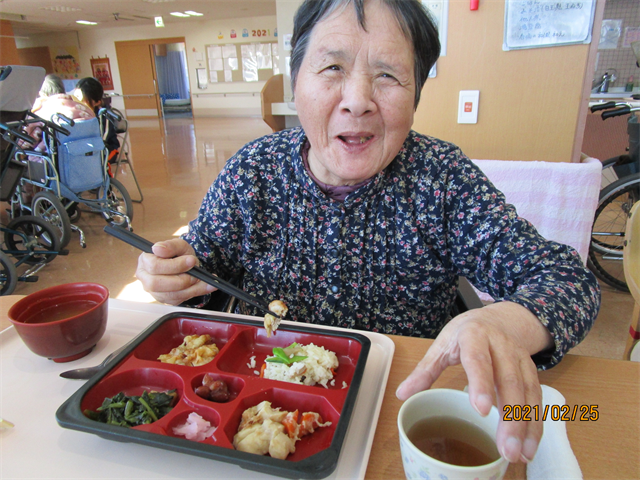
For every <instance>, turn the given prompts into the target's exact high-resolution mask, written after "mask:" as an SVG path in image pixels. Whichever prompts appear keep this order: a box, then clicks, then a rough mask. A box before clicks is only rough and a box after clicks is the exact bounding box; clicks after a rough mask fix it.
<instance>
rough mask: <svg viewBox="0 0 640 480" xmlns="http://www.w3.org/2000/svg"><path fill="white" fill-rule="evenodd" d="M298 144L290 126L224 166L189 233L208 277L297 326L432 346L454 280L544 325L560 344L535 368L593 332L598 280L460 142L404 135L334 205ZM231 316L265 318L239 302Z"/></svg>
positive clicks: (300, 137)
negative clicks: (230, 283) (274, 307)
mask: <svg viewBox="0 0 640 480" xmlns="http://www.w3.org/2000/svg"><path fill="white" fill-rule="evenodd" d="M306 141H307V140H306V135H305V133H304V131H303V130H302V129H301V128H294V129H290V130H285V131H282V132H278V133H275V134H271V135H267V136H265V137H262V138H260V139H257V140H255V141H253V142H250V143H249V144H247V145H245V146H244V147H243V148H242V149H241V150H240V151H239V152H238V153H236V154H235V155H234V156H233V157H231V159H229V161H228V162H227V164H226V165H225V167H224V169H223V170H222V172H221V173H220V175H219V176H218V178H217V179H216V180H215V182H214V183H213V185H212V186H211V188H210V189H209V191H208V192H207V195H206V197H205V199H204V201H203V203H202V206H201V208H200V212H199V215H198V218H196V219H195V220H193V221H192V222H191V223H190V231H189V233H188V234H185V235H184V236H183V238H184V239H185V240H186V241H188V242H189V243H190V244H191V245H192V246H193V248H194V249H195V251H196V254H197V256H198V257H199V259H200V261H201V264H202V266H203V267H204V268H206V269H207V270H209V271H211V272H214V273H216V274H217V275H219V276H221V277H223V278H225V277H227V278H230V277H232V276H234V275H237V274H239V273H240V272H241V271H242V270H244V272H245V273H244V277H243V288H244V290H245V291H247V292H249V293H252V294H253V295H255V296H257V297H259V298H262V299H264V300H266V301H267V302H269V301H271V300H275V299H281V300H283V301H284V302H285V303H286V304H287V306H288V307H289V314H288V317H290V318H291V319H292V320H296V321H299V322H308V323H318V324H323V325H333V326H338V327H346V328H355V329H363V330H370V331H374V332H381V333H388V334H397V335H409V336H419V337H429V338H434V337H435V336H437V334H438V333H439V332H440V330H441V329H442V327H443V326H444V325H445V323H446V322H447V321H448V320H449V318H450V316H449V312H450V311H451V306H452V303H453V301H454V299H455V296H456V291H457V277H458V276H459V275H462V276H465V277H467V278H468V279H469V281H470V282H471V283H472V284H474V285H475V286H476V287H477V288H478V289H480V290H482V291H484V292H487V293H489V294H490V295H491V296H492V297H493V298H495V299H497V300H499V299H504V300H509V301H512V302H516V303H519V304H521V305H523V306H525V307H526V308H528V309H529V310H530V311H532V312H533V313H534V314H535V315H536V316H537V317H538V318H539V320H540V322H542V324H543V325H544V326H545V327H546V328H547V329H548V330H549V332H550V333H551V334H552V336H553V337H554V339H555V348H554V349H552V351H549V352H545V353H544V354H541V355H538V356H537V357H536V358H535V360H536V362H537V363H538V365H539V367H540V368H546V367H548V366H551V365H554V364H555V363H557V362H558V361H560V359H561V358H562V356H563V355H564V353H565V352H566V351H567V350H568V349H569V348H571V347H572V346H574V345H576V344H577V343H579V342H580V341H581V340H582V339H583V338H584V336H585V335H586V334H587V332H588V331H589V329H590V328H591V325H592V324H593V321H594V320H595V318H596V315H597V312H598V309H599V305H600V290H599V287H598V283H597V281H596V279H595V277H594V276H593V274H592V273H591V272H590V271H589V270H588V269H586V268H585V267H584V265H583V264H582V261H581V259H580V257H579V255H578V253H577V252H576V251H575V250H574V249H573V248H571V247H569V246H566V245H562V244H559V243H555V242H550V241H546V240H545V239H544V238H542V237H541V236H540V235H539V234H538V233H537V231H536V230H535V228H534V227H533V226H532V225H531V224H530V223H529V222H528V221H526V220H524V219H523V218H520V217H518V215H517V213H516V210H515V208H514V207H513V206H512V205H509V204H507V203H505V200H504V196H503V195H502V193H501V192H500V191H498V190H497V189H496V188H495V187H494V186H493V185H492V184H491V183H490V182H489V180H488V179H487V178H486V177H485V176H484V175H483V173H482V171H480V170H479V169H478V168H477V167H476V166H475V165H474V164H473V163H472V162H471V161H470V160H469V159H468V158H467V157H466V156H465V155H464V154H463V153H462V152H461V151H460V150H459V149H458V148H457V147H456V146H455V145H452V144H450V143H445V142H443V141H440V140H437V139H435V138H431V137H428V136H424V135H420V134H418V133H416V132H413V131H411V132H410V133H409V135H408V137H407V139H406V140H405V142H404V145H403V147H402V149H401V150H400V152H399V153H398V155H397V157H396V158H395V159H394V160H393V161H392V162H391V164H390V165H389V166H388V167H387V168H386V169H385V170H383V171H382V172H380V173H379V174H378V175H376V176H375V177H374V178H373V179H372V180H371V181H370V182H369V183H367V184H366V185H364V186H362V187H360V188H359V189H358V190H356V191H355V192H353V193H351V194H349V195H348V196H347V197H346V198H345V200H344V202H339V201H335V200H331V199H330V198H329V197H327V196H326V195H325V194H324V193H322V192H321V191H320V189H319V187H318V185H316V184H315V183H314V182H313V180H311V178H310V176H309V174H308V172H307V171H306V170H305V168H304V165H303V161H302V158H301V149H302V147H303V146H304V144H305V142H306ZM239 313H245V314H250V315H258V316H260V315H261V314H260V312H258V311H257V310H255V309H254V308H253V307H251V306H249V305H246V304H244V303H240V305H239ZM514 321H517V319H514Z"/></svg>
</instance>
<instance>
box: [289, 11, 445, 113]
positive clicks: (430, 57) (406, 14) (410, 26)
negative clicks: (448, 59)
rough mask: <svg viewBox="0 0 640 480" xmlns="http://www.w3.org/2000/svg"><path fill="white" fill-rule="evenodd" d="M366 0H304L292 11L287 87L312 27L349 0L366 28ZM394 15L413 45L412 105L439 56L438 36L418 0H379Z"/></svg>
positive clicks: (300, 61)
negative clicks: (414, 85)
mask: <svg viewBox="0 0 640 480" xmlns="http://www.w3.org/2000/svg"><path fill="white" fill-rule="evenodd" d="M367 1H369V0H305V1H304V2H303V3H302V5H300V8H298V11H297V12H296V15H295V18H294V21H293V37H292V38H291V87H292V89H293V90H294V91H295V88H296V79H297V78H298V72H299V71H300V66H301V65H302V61H303V60H304V56H305V54H306V53H307V47H308V46H309V39H310V37H311V32H312V31H313V27H315V26H316V24H317V23H318V22H320V21H322V20H324V19H325V18H326V17H328V16H329V15H331V14H332V13H333V12H335V11H336V10H337V9H338V8H339V7H341V6H342V7H346V6H347V5H349V4H350V3H351V4H353V6H354V8H355V10H356V16H357V18H358V23H359V24H360V26H361V27H362V29H363V30H365V31H366V30H367V28H366V20H365V18H364V4H365V2H367ZM379 1H381V2H382V3H383V4H384V5H386V6H387V7H389V9H390V10H391V12H392V13H393V14H394V15H395V17H396V19H397V20H398V23H399V25H400V28H402V31H403V32H404V34H405V36H406V37H407V39H408V40H409V41H410V42H411V44H412V45H413V55H414V75H415V81H416V96H415V104H414V108H417V107H418V103H419V102H420V93H421V91H422V87H423V86H424V83H425V82H426V81H427V77H428V76H429V71H430V70H431V67H433V65H434V64H435V63H436V60H437V59H438V57H439V56H440V40H439V38H438V29H437V28H436V26H435V24H434V23H433V20H432V19H431V17H430V15H429V14H428V13H427V11H426V10H425V8H424V7H423V6H422V3H420V2H419V1H418V0H379Z"/></svg>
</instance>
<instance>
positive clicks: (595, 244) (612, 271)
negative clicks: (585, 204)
mask: <svg viewBox="0 0 640 480" xmlns="http://www.w3.org/2000/svg"><path fill="white" fill-rule="evenodd" d="M638 200H640V174H633V175H629V176H627V177H623V178H621V179H620V180H617V181H615V182H614V183H612V184H611V185H609V186H608V187H606V188H605V189H604V190H602V192H600V200H599V204H598V208H597V209H596V214H595V218H594V222H593V229H592V232H591V245H590V246H589V259H588V261H587V266H588V267H589V268H590V269H591V270H592V271H593V273H594V274H595V275H596V276H597V277H598V278H599V279H600V280H602V281H603V282H605V283H606V284H608V285H611V286H612V287H614V288H616V289H618V290H621V291H623V292H628V291H629V288H628V287H627V282H626V280H625V276H624V268H623V265H622V250H623V247H624V235H625V229H626V225H627V219H628V218H629V212H630V211H631V207H633V205H634V203H636V202H637V201H638Z"/></svg>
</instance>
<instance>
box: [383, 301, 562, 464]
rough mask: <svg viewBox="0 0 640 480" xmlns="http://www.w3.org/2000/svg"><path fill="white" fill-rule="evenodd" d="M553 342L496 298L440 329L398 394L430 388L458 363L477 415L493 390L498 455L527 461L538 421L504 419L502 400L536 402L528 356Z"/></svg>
mask: <svg viewBox="0 0 640 480" xmlns="http://www.w3.org/2000/svg"><path fill="white" fill-rule="evenodd" d="M551 345H553V342H552V338H551V335H550V334H549V332H548V331H547V329H546V328H545V327H544V326H543V325H542V324H541V323H540V322H539V320H538V319H537V318H536V317H535V316H534V315H533V314H532V313H531V312H530V311H529V310H528V309H526V308H525V307H523V306H521V305H518V304H516V303H513V302H499V303H495V304H492V305H488V306H486V307H484V308H478V309H474V310H469V311H467V312H464V313H463V314H461V315H458V316H457V317H455V318H454V319H452V320H451V321H450V322H449V323H448V324H447V325H446V326H445V327H444V328H443V329H442V331H441V332H440V334H439V335H438V337H437V338H436V339H435V341H434V342H433V344H432V345H431V347H430V348H429V350H428V352H427V354H426V355H425V356H424V358H423V359H422V360H421V361H420V363H418V365H417V367H416V368H415V369H414V371H413V372H412V373H411V374H410V375H409V376H408V377H407V378H406V379H405V381H404V382H402V384H401V385H400V386H399V387H398V390H397V392H396V395H397V396H398V398H399V399H400V400H406V399H407V398H409V397H410V396H411V395H413V394H415V393H417V392H419V391H422V390H426V389H428V388H430V387H431V385H432V384H433V383H434V382H435V380H436V379H437V378H438V377H439V376H440V374H441V373H442V372H443V371H444V370H445V369H446V368H447V367H449V366H452V365H457V364H462V366H463V368H464V370H465V372H466V373H467V378H468V381H469V399H470V401H471V405H472V406H473V407H474V408H475V409H476V410H477V411H478V412H479V413H480V414H481V415H483V416H485V415H488V414H489V411H490V410H491V406H492V404H493V399H494V394H496V393H497V405H498V411H499V412H500V417H501V418H500V424H499V426H498V434H497V444H498V450H499V451H500V453H501V455H502V456H503V457H504V458H506V459H507V460H509V461H510V462H519V461H524V462H529V461H531V460H532V459H533V457H534V455H535V453H536V450H537V448H538V443H539V442H540V437H541V436H542V422H541V421H533V420H532V421H526V422H525V421H519V422H516V421H511V422H504V421H502V412H503V411H504V406H505V405H521V406H522V405H531V406H534V405H538V406H539V407H540V405H541V403H542V390H541V388H540V382H539V381H538V374H537V370H536V366H535V364H534V362H533V361H532V360H531V355H533V354H534V353H537V352H539V351H541V350H544V349H546V348H549V347H550V346H551Z"/></svg>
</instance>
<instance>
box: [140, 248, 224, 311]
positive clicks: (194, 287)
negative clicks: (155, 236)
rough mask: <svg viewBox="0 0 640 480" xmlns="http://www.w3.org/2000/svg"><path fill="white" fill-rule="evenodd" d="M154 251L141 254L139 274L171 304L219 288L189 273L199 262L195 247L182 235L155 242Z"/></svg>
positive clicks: (145, 285) (154, 292)
mask: <svg viewBox="0 0 640 480" xmlns="http://www.w3.org/2000/svg"><path fill="white" fill-rule="evenodd" d="M152 251H153V254H151V253H143V254H141V255H140V257H138V268H137V270H136V277H137V278H138V280H140V282H141V283H142V286H143V288H144V289H145V290H146V291H147V292H149V293H150V294H151V295H152V296H153V298H155V299H156V300H158V301H159V302H162V303H167V304H169V305H179V304H181V303H183V302H185V301H187V300H189V299H190V298H193V297H198V296H201V295H206V294H208V293H211V292H213V291H214V290H216V288H215V287H212V286H211V285H207V284H206V283H204V282H202V281H200V280H198V279H197V278H195V277H192V276H191V275H189V274H187V273H186V272H188V271H189V270H191V268H193V267H195V266H196V265H198V259H197V258H196V256H195V250H194V249H193V248H192V247H191V245H189V244H188V243H187V242H186V241H184V240H182V239H181V238H172V239H171V240H165V241H163V242H158V243H155V244H154V245H153V247H152Z"/></svg>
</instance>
